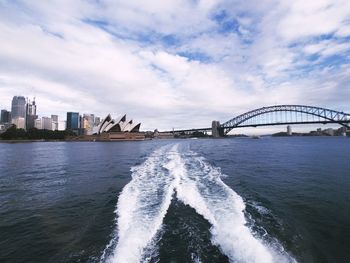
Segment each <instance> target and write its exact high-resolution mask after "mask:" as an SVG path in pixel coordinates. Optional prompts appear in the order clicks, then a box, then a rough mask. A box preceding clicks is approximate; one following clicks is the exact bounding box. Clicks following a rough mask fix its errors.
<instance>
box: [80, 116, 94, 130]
mask: <svg viewBox="0 0 350 263" xmlns="http://www.w3.org/2000/svg"><path fill="white" fill-rule="evenodd" d="M94 121H95V115H94V114H84V115H83V119H82V128H83V129H84V130H85V134H87V135H92V133H93V128H94Z"/></svg>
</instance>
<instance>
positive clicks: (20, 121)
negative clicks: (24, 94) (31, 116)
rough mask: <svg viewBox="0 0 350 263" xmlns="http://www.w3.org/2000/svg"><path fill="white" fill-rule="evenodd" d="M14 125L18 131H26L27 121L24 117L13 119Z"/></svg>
mask: <svg viewBox="0 0 350 263" xmlns="http://www.w3.org/2000/svg"><path fill="white" fill-rule="evenodd" d="M12 124H14V125H16V128H17V129H25V128H26V119H25V118H22V117H17V118H15V119H12Z"/></svg>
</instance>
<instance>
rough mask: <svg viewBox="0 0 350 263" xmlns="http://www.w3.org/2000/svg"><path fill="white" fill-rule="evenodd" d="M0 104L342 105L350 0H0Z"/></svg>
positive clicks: (194, 119)
mask: <svg viewBox="0 0 350 263" xmlns="http://www.w3.org/2000/svg"><path fill="white" fill-rule="evenodd" d="M0 40H1V41H0V107H1V108H7V109H9V108H10V104H11V99H12V97H13V96H14V95H23V96H26V97H33V96H36V98H37V104H38V111H39V114H40V115H41V116H44V115H50V114H59V115H60V116H61V117H62V118H65V117H64V116H65V113H66V112H67V111H77V112H80V113H95V114H96V115H99V116H101V117H103V116H104V115H106V114H107V113H112V115H113V116H115V117H117V116H118V115H121V114H123V113H127V114H128V116H129V117H133V118H134V119H135V120H137V121H141V122H142V123H143V129H154V128H159V129H170V128H173V127H174V128H190V127H191V128H192V127H207V126H210V123H211V121H212V120H214V119H215V120H219V121H221V122H224V121H226V120H228V119H230V118H231V117H233V116H235V115H237V114H240V113H243V112H245V111H247V110H251V109H254V108H258V107H261V106H268V105H274V104H292V103H296V104H306V105H315V106H323V107H327V108H332V109H336V110H341V111H345V112H350V99H349V98H350V85H349V84H350V66H349V65H350V64H349V59H350V57H349V55H350V41H349V40H350V1H349V0H339V1H337V0H333V1H331V0H317V1H305V0H294V1H285V0H266V1H229V0H222V1H219V0H218V1H213V0H203V1H201V0H147V1H137V0H135V1H131V0H127V1H118V0H116V1H111V0H105V1H103V0H101V1H98V0H85V1H78V0H76V1H71V0H66V1H64V0H57V1H54V0H52V1H29V0H28V1H17V0H8V1H7V0H0Z"/></svg>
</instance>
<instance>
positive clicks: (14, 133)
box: [0, 125, 74, 140]
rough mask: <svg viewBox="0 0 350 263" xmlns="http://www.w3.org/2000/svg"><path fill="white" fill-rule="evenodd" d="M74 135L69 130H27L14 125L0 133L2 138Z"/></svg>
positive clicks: (39, 137) (43, 138) (34, 138)
mask: <svg viewBox="0 0 350 263" xmlns="http://www.w3.org/2000/svg"><path fill="white" fill-rule="evenodd" d="M71 135H74V134H73V133H72V132H71V131H50V130H39V129H37V128H31V129H28V130H27V131H26V130H24V129H17V128H16V126H15V125H13V126H11V127H10V128H8V129H7V130H6V131H5V132H3V133H2V134H0V138H1V139H3V140H64V139H65V138H66V137H67V136H71Z"/></svg>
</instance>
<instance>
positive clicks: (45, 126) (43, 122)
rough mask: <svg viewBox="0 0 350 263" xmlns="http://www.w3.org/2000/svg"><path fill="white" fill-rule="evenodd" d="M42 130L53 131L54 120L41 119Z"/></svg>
mask: <svg viewBox="0 0 350 263" xmlns="http://www.w3.org/2000/svg"><path fill="white" fill-rule="evenodd" d="M41 128H42V129H43V130H50V131H52V119H51V118H49V117H42V118H41Z"/></svg>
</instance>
